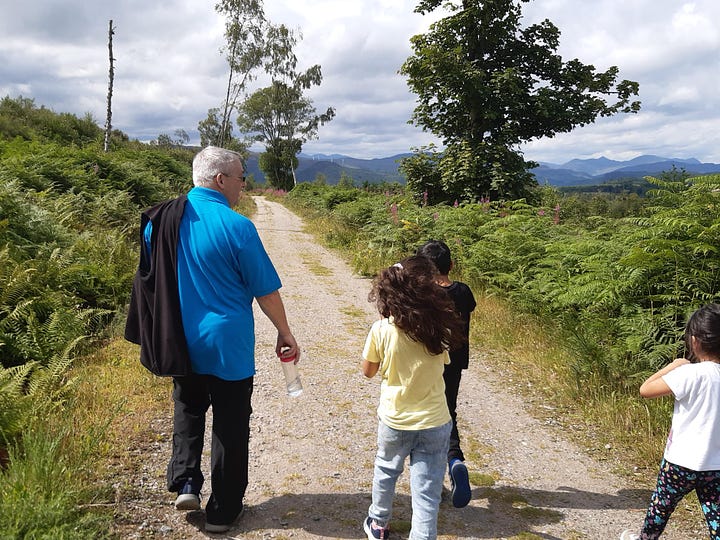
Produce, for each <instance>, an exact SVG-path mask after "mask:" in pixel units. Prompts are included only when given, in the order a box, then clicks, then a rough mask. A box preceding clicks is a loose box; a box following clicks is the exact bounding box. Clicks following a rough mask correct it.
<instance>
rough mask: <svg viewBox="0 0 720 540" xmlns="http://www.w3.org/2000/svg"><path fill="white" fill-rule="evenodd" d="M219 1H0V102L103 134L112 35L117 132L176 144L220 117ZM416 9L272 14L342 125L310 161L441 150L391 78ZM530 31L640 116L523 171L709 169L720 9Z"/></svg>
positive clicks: (564, 12) (317, 6)
mask: <svg viewBox="0 0 720 540" xmlns="http://www.w3.org/2000/svg"><path fill="white" fill-rule="evenodd" d="M214 3H215V2H214V1H213V2H197V1H196V0H156V1H154V2H147V1H146V0H96V1H94V2H88V1H86V0H33V1H31V2H16V0H0V10H2V12H3V13H5V14H12V15H11V16H5V17H2V18H0V35H2V36H3V39H2V40H0V93H2V95H3V96H4V95H6V94H9V95H11V96H16V95H20V94H22V95H23V96H25V97H33V98H35V100H36V103H37V104H38V105H45V106H47V107H50V108H52V109H54V110H56V111H58V112H73V113H76V114H80V115H82V114H84V113H85V112H90V113H92V114H93V116H94V117H95V118H96V119H98V120H100V121H102V120H104V117H105V99H106V95H105V94H106V91H107V70H108V65H107V25H108V20H110V19H112V20H113V24H114V26H115V28H116V33H115V36H114V42H113V43H114V56H115V58H116V63H115V68H116V78H115V93H114V96H113V105H114V106H113V123H114V125H115V127H117V128H119V129H122V130H123V131H125V132H126V133H128V134H129V135H130V136H131V137H136V138H141V139H150V138H155V137H157V135H158V134H159V133H172V132H173V131H174V130H175V129H179V128H182V129H185V130H186V131H187V132H188V133H189V134H190V135H191V137H193V138H194V139H195V140H197V133H196V127H197V123H198V122H199V121H200V120H202V119H204V118H205V116H206V114H207V110H208V108H210V107H216V106H219V104H220V103H221V102H222V98H223V96H224V92H225V84H226V82H227V79H226V77H227V66H226V63H225V60H224V58H223V57H222V55H221V54H220V53H219V48H220V47H221V46H222V45H223V32H224V25H223V21H222V19H221V18H220V17H219V16H218V15H217V14H216V13H215V11H214V9H213V6H214ZM416 4H417V2H416V1H415V0H353V1H350V2H338V1H337V0H292V1H290V0H273V1H272V2H271V1H269V0H268V1H266V2H265V10H266V13H267V15H268V17H269V18H270V20H272V21H273V22H274V23H276V24H279V23H284V24H286V25H287V26H289V27H291V28H297V29H300V31H301V33H302V35H303V39H302V41H301V42H300V43H299V44H298V46H297V49H296V52H297V55H298V58H299V61H300V67H301V68H305V67H309V66H310V65H313V64H316V63H317V64H320V65H321V66H322V71H323V76H324V80H323V84H322V85H321V86H320V87H319V88H313V89H312V90H311V91H310V93H309V95H310V96H311V97H312V99H313V100H314V102H315V105H316V107H317V109H318V110H324V109H325V108H326V107H328V106H332V107H334V108H335V109H336V111H337V116H336V118H335V119H334V120H333V121H332V122H330V123H329V124H328V125H326V126H322V127H321V128H320V131H319V135H320V138H319V139H318V140H316V141H311V142H309V143H307V144H306V145H305V147H304V151H306V152H323V153H343V154H347V155H351V156H356V157H381V156H387V155H392V154H396V153H401V152H406V151H408V150H409V149H410V148H411V147H418V146H421V145H424V144H427V143H429V142H431V141H434V140H436V139H435V138H434V137H433V136H432V135H431V134H427V133H424V132H422V130H421V129H419V128H417V127H413V126H410V125H408V123H407V121H408V120H409V118H410V116H411V114H412V110H413V107H414V104H415V96H414V95H412V94H411V93H410V92H409V90H408V87H407V84H406V82H405V79H404V78H403V77H402V76H401V75H399V74H398V69H399V68H400V66H401V65H402V63H403V62H404V60H405V59H406V58H407V57H408V56H409V55H410V53H411V48H410V43H409V38H410V37H411V36H412V35H415V34H418V33H421V32H424V31H425V30H426V29H427V27H428V25H429V24H430V22H431V21H432V20H436V19H437V18H438V16H439V15H438V14H430V15H429V16H425V17H423V16H421V15H419V14H416V13H413V9H414V7H415V5H416ZM523 13H524V19H523V21H524V22H525V23H528V24H529V23H532V22H538V21H540V20H542V19H544V18H548V19H550V20H551V21H552V22H553V23H554V24H555V25H556V26H558V28H559V29H560V30H561V37H560V50H559V52H560V53H561V54H562V55H563V57H564V58H565V59H571V58H579V59H580V60H581V61H582V62H584V63H590V64H593V65H595V67H596V68H597V69H598V70H605V69H607V68H608V67H610V66H612V65H617V66H618V67H619V68H620V78H622V79H630V80H635V81H638V82H639V84H640V92H641V95H640V97H641V100H642V102H643V107H642V110H641V111H640V113H639V114H637V115H619V116H615V117H613V118H608V119H602V120H599V121H598V122H596V123H595V124H594V125H590V126H586V127H584V128H580V129H577V130H575V131H573V132H572V133H569V134H562V135H559V136H557V137H555V138H553V139H546V140H541V141H533V142H532V143H530V144H528V145H525V146H524V147H523V148H524V150H525V152H526V157H528V158H530V159H538V160H542V161H555V162H564V161H567V160H569V159H572V158H575V157H593V156H594V157H597V156H599V155H606V156H607V157H611V158H615V159H618V158H623V159H624V158H626V157H634V156H636V155H639V154H642V153H653V154H660V155H672V156H673V157H697V158H698V159H702V160H705V161H712V160H714V161H719V162H720V155H719V154H718V152H719V150H716V149H718V148H720V144H718V143H720V141H719V140H718V136H717V135H716V133H717V132H718V130H717V125H718V122H719V121H720V97H718V92H717V91H716V89H717V88H718V87H720V2H718V1H717V0H695V1H684V2H682V1H681V2H678V1H677V0H632V1H628V0H596V1H590V0H542V1H541V0H535V1H531V2H528V3H523Z"/></svg>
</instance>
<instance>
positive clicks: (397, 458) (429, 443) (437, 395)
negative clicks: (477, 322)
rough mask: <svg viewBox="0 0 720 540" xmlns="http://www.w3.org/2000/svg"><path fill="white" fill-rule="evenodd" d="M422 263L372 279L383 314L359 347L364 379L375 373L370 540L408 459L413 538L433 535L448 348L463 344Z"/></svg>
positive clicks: (445, 430)
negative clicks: (376, 402) (378, 381)
mask: <svg viewBox="0 0 720 540" xmlns="http://www.w3.org/2000/svg"><path fill="white" fill-rule="evenodd" d="M436 274H437V270H436V268H435V265H434V264H433V263H432V262H430V260H429V259H426V258H425V257H409V258H407V259H404V260H403V261H401V262H400V263H398V264H396V265H393V266H391V267H390V268H386V269H384V270H382V271H380V273H379V274H378V276H377V277H376V278H375V280H374V281H373V289H372V292H371V293H370V296H369V299H370V301H373V302H375V304H376V305H377V308H378V311H379V312H380V317H381V318H380V320H378V321H376V322H375V323H374V324H373V325H372V328H371V329H370V332H369V334H368V337H367V340H366V342H365V348H364V349H363V362H362V371H363V374H364V375H365V376H366V377H368V378H370V377H373V376H374V375H375V374H376V373H377V374H379V375H380V377H381V379H382V383H381V385H380V404H379V406H378V409H377V414H378V419H379V422H378V438H377V441H378V450H377V454H376V456H375V472H374V476H373V487H372V504H371V505H370V508H369V509H368V515H367V517H366V518H365V520H364V522H363V528H364V529H365V533H366V534H367V537H368V539H369V540H382V539H385V538H387V537H388V534H389V530H390V518H391V517H392V502H393V497H394V495H395V485H396V483H397V480H398V478H399V476H400V474H401V473H402V472H403V467H404V463H405V459H406V458H407V457H410V490H411V493H412V511H413V513H412V525H411V529H410V537H409V538H410V540H414V539H429V540H434V539H435V538H436V537H437V515H438V509H439V506H440V497H441V494H442V487H443V479H444V477H445V464H446V458H447V451H448V443H449V438H450V429H451V426H452V422H451V420H450V413H449V411H448V407H447V400H446V399H445V383H444V381H443V369H444V367H445V364H449V363H450V357H449V356H448V352H447V351H448V349H449V348H453V349H454V348H456V347H457V346H458V345H460V344H461V343H462V342H463V341H464V340H465V339H466V338H464V337H463V336H464V335H465V334H464V333H463V332H462V329H463V326H462V324H463V323H462V321H461V319H460V317H459V316H458V315H457V313H456V312H455V307H454V304H453V301H452V299H451V298H450V297H449V296H448V294H447V292H446V291H445V290H443V288H442V287H440V286H439V285H437V284H436V283H435V277H436Z"/></svg>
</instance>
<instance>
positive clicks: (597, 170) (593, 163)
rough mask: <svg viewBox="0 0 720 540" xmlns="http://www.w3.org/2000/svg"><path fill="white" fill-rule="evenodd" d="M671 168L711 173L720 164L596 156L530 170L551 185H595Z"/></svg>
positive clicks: (719, 169) (657, 158) (652, 157)
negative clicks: (615, 159) (625, 159)
mask: <svg viewBox="0 0 720 540" xmlns="http://www.w3.org/2000/svg"><path fill="white" fill-rule="evenodd" d="M673 167H675V168H676V169H684V170H685V171H686V172H688V173H690V174H693V175H698V174H710V173H717V172H720V164H717V163H702V162H700V161H698V160H697V159H695V158H689V159H681V158H665V157H660V156H652V155H646V156H638V157H636V158H634V159H631V160H629V161H614V160H612V159H607V158H605V157H599V158H595V159H572V160H570V161H568V162H567V163H563V164H562V165H557V164H555V163H540V166H539V167H537V168H536V169H533V170H532V172H533V174H534V175H535V177H536V178H537V180H538V182H539V183H540V184H545V183H547V184H550V185H552V186H584V185H597V184H602V183H604V182H608V181H611V180H618V179H620V178H642V177H644V176H657V175H658V174H660V173H662V172H665V171H670V170H671V169H672V168H673Z"/></svg>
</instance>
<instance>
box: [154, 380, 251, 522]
mask: <svg viewBox="0 0 720 540" xmlns="http://www.w3.org/2000/svg"><path fill="white" fill-rule="evenodd" d="M252 391H253V378H252V377H249V378H247V379H243V380H240V381H225V380H223V379H219V378H217V377H214V376H212V375H188V376H186V377H174V378H173V401H174V402H175V412H174V415H173V448H172V457H171V459H170V463H169V464H168V469H167V486H168V490H169V491H173V492H177V491H179V490H180V489H182V487H183V485H185V482H186V481H188V480H191V481H192V483H193V486H197V488H198V490H199V489H200V487H201V486H202V484H203V482H204V477H203V474H202V471H201V470H200V460H201V458H202V451H203V442H204V437H205V414H206V413H207V410H208V408H209V407H210V406H212V411H213V425H212V447H211V451H210V482H211V487H212V493H211V495H210V498H209V499H208V502H207V505H206V507H205V512H206V516H207V522H208V523H212V524H215V525H224V524H229V523H232V522H233V521H234V520H235V518H236V517H237V516H238V514H239V513H240V511H241V510H242V507H243V497H244V496H245V490H246V489H247V485H248V447H249V443H250V414H251V413H252V406H251V398H252Z"/></svg>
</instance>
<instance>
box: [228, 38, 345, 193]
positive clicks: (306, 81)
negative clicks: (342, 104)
mask: <svg viewBox="0 0 720 540" xmlns="http://www.w3.org/2000/svg"><path fill="white" fill-rule="evenodd" d="M266 40H267V41H266V43H267V53H268V56H267V61H266V63H265V70H266V72H267V73H268V74H269V75H270V77H271V79H272V83H271V84H270V86H267V87H265V88H261V89H259V90H257V91H255V92H254V93H253V94H251V95H250V96H248V97H247V99H246V100H245V101H244V102H243V103H242V104H241V105H240V106H239V107H238V120H237V122H238V126H239V127H240V130H241V131H242V132H244V133H247V134H249V139H250V140H253V141H258V142H262V143H264V144H265V152H264V153H263V154H262V155H261V156H260V160H259V165H260V168H261V169H262V171H263V172H264V173H265V177H266V178H267V179H268V181H269V182H270V183H271V184H272V185H273V186H275V187H277V188H280V189H285V190H290V189H292V187H293V186H294V185H295V169H296V168H297V164H298V161H297V154H298V153H299V152H300V150H301V149H302V145H303V143H304V142H306V141H308V140H310V139H312V138H314V137H316V136H317V131H318V127H319V126H320V125H322V124H324V123H326V122H329V121H330V120H332V119H333V117H334V116H335V110H334V109H333V108H332V107H328V108H327V110H326V111H325V112H324V113H322V114H317V113H316V110H315V107H314V106H313V103H312V100H310V99H309V98H307V97H306V96H305V95H304V91H305V90H307V89H309V88H311V87H312V86H317V85H319V84H320V83H321V82H322V71H321V69H320V66H319V65H317V64H316V65H314V66H312V67H310V68H309V69H307V70H305V71H303V72H298V71H297V70H296V68H297V57H296V56H295V53H294V52H293V48H294V46H295V44H296V42H297V38H296V37H295V35H294V34H293V33H292V32H291V31H290V30H289V29H288V28H287V27H285V26H284V25H279V26H270V27H269V28H268V32H267V34H266Z"/></svg>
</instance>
